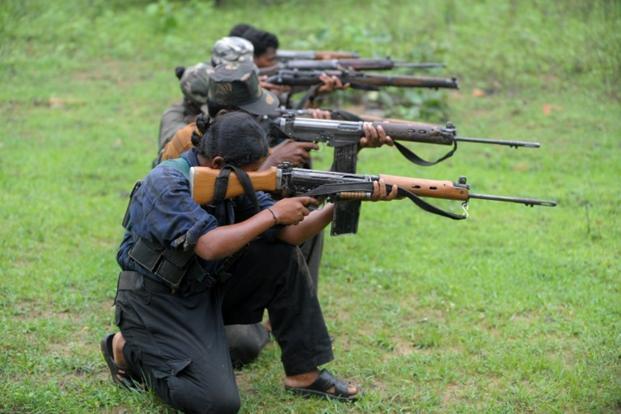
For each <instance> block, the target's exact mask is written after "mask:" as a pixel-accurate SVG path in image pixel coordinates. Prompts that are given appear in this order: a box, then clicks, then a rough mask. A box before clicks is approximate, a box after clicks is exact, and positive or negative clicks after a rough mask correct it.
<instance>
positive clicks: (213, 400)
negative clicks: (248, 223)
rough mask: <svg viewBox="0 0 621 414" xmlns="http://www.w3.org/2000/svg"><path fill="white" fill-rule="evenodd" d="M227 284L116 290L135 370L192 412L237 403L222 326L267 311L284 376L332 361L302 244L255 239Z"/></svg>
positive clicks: (227, 409) (228, 408)
mask: <svg viewBox="0 0 621 414" xmlns="http://www.w3.org/2000/svg"><path fill="white" fill-rule="evenodd" d="M229 272H230V273H231V274H232V277H231V278H230V279H229V280H228V281H227V282H226V283H225V284H224V285H217V286H215V287H212V288H210V289H206V290H204V291H202V292H198V293H193V294H187V295H185V296H179V295H173V294H169V293H161V292H159V293H158V292H155V291H153V290H151V291H150V290H149V289H148V288H147V287H145V286H144V284H143V285H142V286H135V287H132V288H130V289H124V290H119V291H118V292H117V299H116V305H117V307H116V321H117V325H118V326H119V328H120V329H121V332H122V333H123V336H124V337H125V339H126V341H127V342H126V345H125V348H124V351H123V352H124V356H125V358H126V361H127V362H128V365H129V372H130V373H131V374H132V375H133V376H139V377H142V378H143V379H144V380H145V383H146V384H147V385H148V386H149V387H151V388H152V389H153V390H154V391H155V393H156V394H157V395H158V396H159V397H160V398H161V399H162V400H164V401H165V402H167V403H168V404H170V405H171V406H173V407H174V408H177V409H180V410H183V411H185V412H189V413H234V412H237V411H238V409H239V406H240V400H239V394H238V391H237V386H236V384H235V376H234V373H233V369H232V367H231V362H230V355H229V350H228V344H227V340H226V337H225V331H224V325H225V324H227V325H228V324H254V323H257V322H259V321H260V320H261V317H262V315H263V312H264V310H265V309H267V311H268V313H269V317H270V320H271V323H272V329H273V334H274V337H275V338H276V341H277V342H278V344H279V346H280V348H281V360H282V363H283V366H284V369H285V373H286V374H287V375H295V374H301V373H304V372H308V371H310V370H312V369H314V368H316V367H317V366H319V365H322V364H325V363H327V362H329V361H331V360H332V358H333V356H332V349H331V344H330V337H329V335H328V332H327V328H326V325H325V322H324V319H323V315H322V313H321V308H320V306H319V302H318V301H317V296H316V294H315V291H314V289H313V284H312V282H311V280H310V276H309V273H308V267H307V266H306V263H305V260H304V256H303V255H302V253H301V252H300V249H299V248H297V247H294V246H290V245H287V244H284V243H281V242H268V241H263V240H258V241H255V242H253V243H251V244H250V245H249V247H248V248H247V249H246V250H245V252H244V254H243V255H242V256H241V257H240V258H239V259H238V260H237V261H236V262H235V263H234V264H233V266H232V267H231V268H230V270H229Z"/></svg>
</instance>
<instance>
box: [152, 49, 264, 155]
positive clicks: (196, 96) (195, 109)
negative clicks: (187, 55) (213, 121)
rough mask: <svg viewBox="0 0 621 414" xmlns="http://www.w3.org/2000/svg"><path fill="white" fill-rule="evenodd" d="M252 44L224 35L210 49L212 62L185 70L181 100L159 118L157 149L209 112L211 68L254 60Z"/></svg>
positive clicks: (181, 77) (182, 77)
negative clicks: (208, 72) (198, 117)
mask: <svg viewBox="0 0 621 414" xmlns="http://www.w3.org/2000/svg"><path fill="white" fill-rule="evenodd" d="M253 51H254V49H253V46H252V43H250V42H249V41H247V40H246V39H242V38H241V37H223V38H222V39H220V40H218V41H217V42H216V43H215V44H214V46H213V48H212V50H211V63H210V64H209V63H197V64H196V65H194V66H190V67H188V68H186V69H185V70H183V69H182V68H181V70H183V72H182V74H181V76H180V79H179V84H180V87H181V92H182V93H183V100H182V101H181V102H178V103H175V104H173V105H171V106H170V107H169V108H168V109H166V111H164V114H163V115H162V120H161V121H160V133H159V139H158V148H159V150H160V151H161V150H162V148H164V146H165V145H166V144H167V143H168V142H169V141H170V140H171V139H172V137H173V136H174V135H175V133H176V132H177V131H178V130H179V129H181V128H183V127H185V126H186V125H188V124H190V123H192V122H194V120H195V119H196V117H197V116H198V115H199V114H201V113H204V114H207V88H208V86H209V75H208V74H207V70H208V69H209V68H210V67H213V66H216V65H220V64H222V63H227V62H252V59H253Z"/></svg>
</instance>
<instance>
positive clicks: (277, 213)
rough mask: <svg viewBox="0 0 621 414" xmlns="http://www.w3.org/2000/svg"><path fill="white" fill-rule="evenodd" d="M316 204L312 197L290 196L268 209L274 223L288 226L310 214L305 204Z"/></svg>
mask: <svg viewBox="0 0 621 414" xmlns="http://www.w3.org/2000/svg"><path fill="white" fill-rule="evenodd" d="M385 190H386V189H385V188H384V191H385ZM318 204H319V203H318V201H317V200H316V199H314V198H312V197H292V198H283V199H282V200H280V201H278V202H277V203H276V204H274V205H273V206H272V207H270V209H271V210H272V212H273V213H274V217H276V224H283V225H285V226H288V225H291V224H298V223H299V222H301V221H302V220H304V217H306V216H308V215H309V214H310V210H309V209H308V208H306V206H309V205H315V206H316V205H318Z"/></svg>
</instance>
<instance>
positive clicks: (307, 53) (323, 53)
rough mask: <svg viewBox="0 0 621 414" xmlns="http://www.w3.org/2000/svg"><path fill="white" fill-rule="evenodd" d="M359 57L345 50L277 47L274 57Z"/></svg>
mask: <svg viewBox="0 0 621 414" xmlns="http://www.w3.org/2000/svg"><path fill="white" fill-rule="evenodd" d="M358 57H360V55H358V53H356V52H346V51H342V50H286V49H278V50H277V51H276V58H277V59H278V60H291V59H309V60H325V59H355V58H358Z"/></svg>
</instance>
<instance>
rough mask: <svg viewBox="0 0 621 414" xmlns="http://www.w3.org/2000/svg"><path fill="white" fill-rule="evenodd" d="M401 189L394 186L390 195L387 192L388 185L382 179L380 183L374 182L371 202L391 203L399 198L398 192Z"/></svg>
mask: <svg viewBox="0 0 621 414" xmlns="http://www.w3.org/2000/svg"><path fill="white" fill-rule="evenodd" d="M398 190H399V187H397V186H396V185H393V186H392V188H391V189H390V193H388V192H387V191H386V183H385V182H384V180H383V179H382V178H380V179H379V180H378V181H373V194H372V195H371V201H379V200H384V201H390V200H394V199H395V198H397V191H398Z"/></svg>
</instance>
